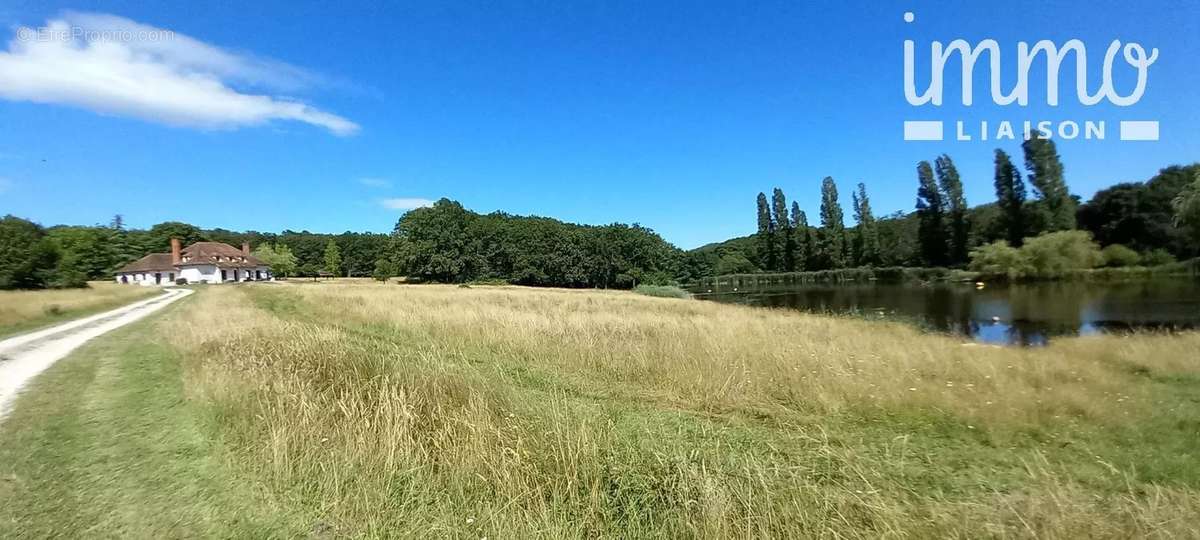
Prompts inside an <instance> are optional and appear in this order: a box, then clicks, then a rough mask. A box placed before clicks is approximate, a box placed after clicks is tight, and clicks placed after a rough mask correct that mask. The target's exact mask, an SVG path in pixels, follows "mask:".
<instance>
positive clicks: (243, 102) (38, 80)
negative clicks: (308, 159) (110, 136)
mask: <svg viewBox="0 0 1200 540" xmlns="http://www.w3.org/2000/svg"><path fill="white" fill-rule="evenodd" d="M319 83H320V78H319V77H317V76H315V75H312V74H310V73H308V72H307V71H305V70H303V69H300V68H296V67H294V66H290V65H288V64H284V63H281V62H275V61H272V60H264V59H258V58H254V57H252V56H248V55H238V54H233V53H230V52H228V51H225V50H222V49H220V48H217V47H214V46H212V45H208V44H206V43H203V42H201V41H198V40H195V39H193V38H190V37H187V36H184V35H182V34H178V33H175V32H172V31H169V30H163V29H158V28H154V27H152V26H147V25H143V24H139V23H136V22H134V21H131V20H128V19H123V18H121V17H115V16H112V15H103V14H88V13H67V14H65V15H63V16H62V17H60V18H57V19H52V20H50V21H47V23H46V26H44V27H42V28H39V29H31V28H27V27H21V28H18V29H17V33H16V38H15V39H13V40H12V41H10V42H9V44H8V50H7V51H0V98H4V99H9V100H14V101H32V102H35V103H54V104H63V105H72V106H76V107H81V108H84V109H88V110H91V111H95V112H98V113H103V114H113V115H122V116H132V117H136V118H142V119H145V120H150V121H154V122H160V123H164V124H170V125H179V126H191V127H199V128H207V129H215V128H234V127H240V126H249V125H260V124H264V123H267V122H270V121H272V120H295V121H299V122H305V123H308V124H312V125H315V126H320V127H323V128H326V129H328V130H329V131H331V132H333V133H334V134H337V135H350V134H353V133H355V132H357V131H358V129H359V127H358V125H357V124H355V123H354V122H352V121H350V120H347V119H346V118H343V117H341V116H338V115H336V114H332V113H329V112H325V111H322V110H320V109H317V108H315V107H312V106H310V105H307V104H305V103H302V102H300V101H296V100H293V99H288V98H283V97H279V96H272V95H266V94H256V93H249V92H245V91H242V90H239V89H237V88H235V85H237V86H243V87H255V88H272V89H278V90H283V91H295V90H298V89H301V88H304V87H306V86H311V85H314V84H319Z"/></svg>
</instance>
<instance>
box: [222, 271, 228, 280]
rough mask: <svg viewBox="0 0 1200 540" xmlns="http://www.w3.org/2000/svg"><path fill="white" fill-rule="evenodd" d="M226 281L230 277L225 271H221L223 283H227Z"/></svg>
mask: <svg viewBox="0 0 1200 540" xmlns="http://www.w3.org/2000/svg"><path fill="white" fill-rule="evenodd" d="M226 279H228V277H227V276H226V275H225V271H224V270H221V281H225V280H226Z"/></svg>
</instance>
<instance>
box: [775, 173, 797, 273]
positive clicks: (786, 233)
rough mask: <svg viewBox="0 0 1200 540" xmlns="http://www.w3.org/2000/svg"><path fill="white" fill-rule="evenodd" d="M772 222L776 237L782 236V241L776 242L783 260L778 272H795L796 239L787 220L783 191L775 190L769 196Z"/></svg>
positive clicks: (785, 200) (786, 207) (785, 199)
mask: <svg viewBox="0 0 1200 540" xmlns="http://www.w3.org/2000/svg"><path fill="white" fill-rule="evenodd" d="M771 209H772V221H774V222H775V232H776V236H777V237H778V236H782V237H783V238H782V241H780V242H776V244H779V245H781V247H782V248H783V256H782V257H781V258H782V259H783V260H782V261H781V262H782V265H781V266H780V268H779V269H780V270H783V271H785V272H795V271H796V238H795V235H794V231H793V230H792V220H790V219H788V206H787V198H786V197H784V195H783V190H782V189H779V188H775V191H774V193H772V195H771Z"/></svg>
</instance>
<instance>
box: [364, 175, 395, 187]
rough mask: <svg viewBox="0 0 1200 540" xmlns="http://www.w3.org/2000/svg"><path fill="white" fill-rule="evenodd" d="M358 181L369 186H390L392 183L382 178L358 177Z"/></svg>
mask: <svg viewBox="0 0 1200 540" xmlns="http://www.w3.org/2000/svg"><path fill="white" fill-rule="evenodd" d="M358 183H360V184H362V185H364V186H367V187H371V188H386V187H392V183H391V182H389V181H388V180H386V179H384V178H370V177H368V178H359V179H358Z"/></svg>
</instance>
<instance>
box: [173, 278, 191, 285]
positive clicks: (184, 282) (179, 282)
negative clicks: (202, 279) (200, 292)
mask: <svg viewBox="0 0 1200 540" xmlns="http://www.w3.org/2000/svg"><path fill="white" fill-rule="evenodd" d="M175 284H176V285H187V284H188V281H187V278H176V279H175Z"/></svg>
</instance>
